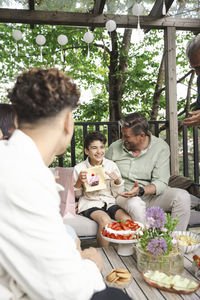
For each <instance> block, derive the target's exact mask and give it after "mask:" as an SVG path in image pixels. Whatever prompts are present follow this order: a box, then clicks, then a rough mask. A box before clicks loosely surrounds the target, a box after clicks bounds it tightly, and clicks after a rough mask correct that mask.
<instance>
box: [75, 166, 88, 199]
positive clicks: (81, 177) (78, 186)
mask: <svg viewBox="0 0 200 300" xmlns="http://www.w3.org/2000/svg"><path fill="white" fill-rule="evenodd" d="M86 173H87V172H85V171H80V170H79V165H77V166H75V167H74V182H75V184H74V192H75V197H76V198H80V197H81V196H82V195H83V183H84V182H85V181H86Z"/></svg>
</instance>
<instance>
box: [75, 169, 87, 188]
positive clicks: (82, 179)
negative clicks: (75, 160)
mask: <svg viewBox="0 0 200 300" xmlns="http://www.w3.org/2000/svg"><path fill="white" fill-rule="evenodd" d="M86 181H87V172H86V171H81V172H80V173H79V175H78V179H77V182H76V184H75V185H74V187H75V188H80V187H81V185H82V184H83V183H84V182H86Z"/></svg>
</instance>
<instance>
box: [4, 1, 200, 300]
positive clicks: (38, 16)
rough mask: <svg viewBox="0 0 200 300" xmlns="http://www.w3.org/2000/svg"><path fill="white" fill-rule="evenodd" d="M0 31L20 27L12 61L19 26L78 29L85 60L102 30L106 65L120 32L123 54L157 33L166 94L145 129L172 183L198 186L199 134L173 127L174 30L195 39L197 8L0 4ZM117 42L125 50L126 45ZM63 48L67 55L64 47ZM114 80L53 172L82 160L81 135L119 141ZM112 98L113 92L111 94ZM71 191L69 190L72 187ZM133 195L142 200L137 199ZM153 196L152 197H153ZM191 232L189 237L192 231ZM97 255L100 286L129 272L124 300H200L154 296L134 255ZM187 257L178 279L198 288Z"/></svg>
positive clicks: (199, 22)
mask: <svg viewBox="0 0 200 300" xmlns="http://www.w3.org/2000/svg"><path fill="white" fill-rule="evenodd" d="M142 7H143V8H142ZM110 21H111V22H110ZM0 23H5V24H7V23H8V24H15V25H16V24H18V25H19V27H18V29H16V28H17V27H15V30H14V31H13V36H12V38H13V39H14V42H15V46H16V50H15V51H16V57H17V56H18V54H19V52H20V49H19V47H18V41H19V40H21V39H22V32H21V31H20V25H22V24H29V25H30V29H32V30H33V32H34V28H35V26H36V25H38V24H39V25H41V26H43V25H52V36H53V34H54V35H55V29H56V26H57V25H59V26H63V27H64V26H65V27H66V28H68V27H72V28H76V30H79V28H87V29H88V31H87V32H86V33H85V34H86V35H84V37H83V38H82V39H83V41H84V42H85V45H84V46H83V47H84V48H85V51H86V52H88V54H87V55H88V57H89V55H90V54H91V52H90V51H91V50H90V45H89V44H90V43H92V42H93V40H94V35H93V32H94V30H95V28H105V30H107V31H108V34H109V36H110V41H111V49H107V50H109V51H108V53H109V57H110V61H111V62H113V61H114V60H117V59H118V57H117V58H116V56H115V54H116V51H115V50H116V48H117V46H116V44H115V38H116V30H117V29H118V28H120V29H125V34H124V39H125V38H127V39H128V38H129V46H130V40H131V30H132V29H137V34H138V36H139V35H140V34H141V29H142V30H143V31H142V32H143V34H146V33H148V32H149V31H150V30H151V29H159V30H163V33H164V34H163V39H164V56H163V59H164V60H163V62H164V67H165V70H164V77H165V87H164V88H163V87H162V88H161V89H160V90H158V91H159V93H160V94H161V93H162V92H163V91H164V92H165V101H166V105H165V112H166V119H165V120H163V119H159V117H158V118H155V119H152V120H150V121H149V124H150V127H151V130H152V132H153V134H154V135H155V136H157V137H161V138H163V139H165V140H166V141H167V143H168V144H169V146H170V150H171V158H170V167H171V175H182V176H185V177H190V178H191V179H192V180H193V181H194V183H195V185H196V186H198V187H199V186H200V182H199V176H200V174H199V128H198V127H194V128H193V129H188V128H187V127H186V126H181V122H179V121H178V119H179V116H178V107H177V106H178V105H177V82H178V79H177V70H176V59H177V57H176V32H177V31H179V30H180V31H191V32H193V33H195V34H198V33H199V32H200V0H199V1H195V0H191V1H185V0H177V1H176V0H144V1H139V2H138V1H136V0H123V1H117V0H93V1H90V0H66V1H64V0H57V1H51V0H20V1H18V0H12V1H9V0H3V1H0ZM34 34H35V33H34ZM55 40H56V42H58V44H59V47H60V48H59V51H61V55H60V56H61V61H62V63H65V57H64V56H65V49H64V47H65V45H66V43H67V41H68V38H67V36H65V35H64V34H61V35H59V36H58V38H57V36H56V38H55V36H54V41H55ZM123 42H124V44H125V41H124V40H123ZM36 43H37V46H38V47H39V48H38V49H39V51H38V53H39V55H38V65H39V66H40V67H43V56H44V51H43V46H44V44H45V43H46V44H47V47H48V43H52V44H53V42H52V40H51V39H50V38H49V36H48V37H45V36H44V35H43V34H38V35H37V36H36ZM94 44H95V41H94ZM122 45H123V43H122ZM2 47H3V46H2ZM81 47H82V46H81ZM69 48H72V47H71V46H70V47H69ZM77 48H78V46H77ZM101 48H103V49H104V50H105V48H106V45H105V44H103V46H102V45H101ZM107 48H108V47H107ZM127 48H128V47H127ZM63 49H64V50H63ZM54 50H55V49H54ZM122 50H123V51H127V53H128V49H124V48H123V49H122ZM123 51H122V52H123ZM27 53H28V51H27ZM28 55H29V54H27V57H28ZM30 56H31V55H30ZM52 56H53V55H52ZM122 56H123V55H122ZM27 57H26V56H25V57H24V59H27V60H28V59H30V61H31V58H27ZM74 59H76V52H74ZM120 59H121V58H119V60H120ZM120 62H121V65H120V68H121V69H120V71H121V72H122V73H120V75H121V74H122V75H124V74H126V62H125V63H124V64H123V58H122V60H121V61H120ZM51 63H52V61H51ZM55 65H56V64H55ZM77 73H78V71H77ZM191 73H192V71H189V74H191ZM116 74H117V71H116V69H115V68H112V67H111V68H110V69H109V74H108V76H107V77H108V88H107V90H108V107H109V117H108V120H106V121H105V120H104V121H93V120H94V118H95V117H97V116H95V115H94V116H93V119H92V120H91V121H88V120H87V121H85V122H83V121H78V120H76V121H75V130H74V135H73V137H72V140H71V146H70V147H69V148H68V149H67V151H66V153H65V154H64V155H63V156H60V157H57V160H56V162H54V165H52V166H53V167H56V166H59V167H74V166H75V165H76V164H77V163H78V162H80V161H81V160H83V159H84V158H85V157H86V156H85V154H84V149H83V140H84V138H85V136H86V135H87V133H88V132H90V131H94V130H97V131H101V132H102V133H104V134H105V135H106V137H107V139H108V142H107V146H109V145H110V144H111V143H112V142H113V141H115V140H116V139H119V138H120V137H121V130H120V126H119V124H118V121H119V119H120V118H121V116H122V114H123V112H122V108H121V102H122V101H123V97H122V94H123V84H124V82H123V84H121V89H120V90H117V89H116V88H115V87H116V86H115V83H116V82H114V84H113V86H112V87H114V88H113V89H111V85H112V84H111V83H113V82H112V81H115V79H116V77H117V76H116ZM122 77H123V76H122ZM120 80H121V77H120V76H119V78H118V83H119V81H120ZM122 81H123V80H122ZM115 90H117V92H116V91H115ZM117 94H120V96H121V98H120V97H119V98H117V97H118V95H117ZM190 108H191V107H190V105H188V107H187V108H185V110H186V109H187V110H190ZM187 112H188V111H187ZM77 145H78V146H77ZM191 149H192V150H191ZM57 153H58V152H57ZM60 153H61V152H60ZM80 153H81V154H80ZM101 163H102V161H101ZM60 169H61V168H60ZM191 170H192V171H191ZM71 178H72V177H71ZM57 182H58V181H57ZM77 182H78V181H77ZM70 184H71V182H70ZM72 186H73V188H74V185H72ZM68 190H69V187H68ZM143 190H144V189H143ZM143 194H144V192H143ZM143 194H142V195H143ZM154 194H155V192H154ZM135 195H136V194H135ZM137 195H139V196H140V194H137ZM151 195H153V193H152V194H151ZM72 200H73V201H75V198H73V199H72ZM187 203H189V202H187ZM188 207H189V205H188ZM163 214H164V212H163ZM74 216H75V213H74ZM59 217H60V216H59ZM87 219H88V218H87ZM66 220H67V218H66ZM88 220H89V219H88ZM89 221H91V220H89ZM92 222H93V221H92ZM61 223H62V220H61ZM64 223H65V224H68V223H67V221H66V222H65V220H64ZM94 223H95V222H94ZM95 225H96V224H95ZM160 228H161V227H160ZM174 228H175V226H174ZM103 230H104V228H103ZM103 230H102V232H103ZM190 230H191V231H192V229H190ZM160 231H161V230H160ZM194 231H195V232H196V233H197V234H199V233H200V227H198V228H196V230H194ZM140 238H141V236H140ZM132 239H135V240H136V237H133V236H132ZM129 242H130V241H129ZM81 246H82V248H83V249H85V248H88V247H95V248H98V244H97V241H96V239H95V238H94V235H93V238H91V239H88V238H87V236H86V238H83V239H82V240H81ZM133 248H134V247H133ZM134 249H135V248H134ZM199 249H200V248H198V250H197V251H196V253H197V254H198V255H200V252H199V251H200V250H199ZM98 252H99V253H101V255H102V257H103V271H102V276H103V277H104V279H105V278H106V275H107V274H108V273H109V272H110V271H111V270H112V269H113V268H116V269H121V268H123V269H125V270H127V271H128V272H130V274H131V283H130V285H129V286H127V287H126V288H125V289H124V292H125V293H126V294H128V295H129V296H130V297H131V298H132V299H151V298H153V297H154V298H155V299H163V300H164V299H169V300H179V299H185V300H187V299H192V300H193V299H194V300H196V299H200V292H199V290H196V291H195V292H194V293H193V294H192V295H191V296H188V295H184V293H183V295H180V293H178V292H177V293H175V294H171V293H168V292H166V291H161V290H160V289H155V288H153V287H152V286H149V285H148V284H147V283H146V282H145V281H144V280H143V278H142V276H141V272H139V271H138V269H137V259H136V252H135V250H134V251H133V254H131V255H127V256H123V255H120V253H119V252H118V244H117V242H114V243H110V247H108V248H103V247H102V248H98ZM196 253H195V254H196ZM193 254H194V253H192V252H191V253H184V257H183V260H184V266H183V274H184V276H186V277H188V278H190V279H191V280H196V279H195V274H194V269H193V267H192V262H193ZM70 270H71V269H70ZM105 281H106V279H105Z"/></svg>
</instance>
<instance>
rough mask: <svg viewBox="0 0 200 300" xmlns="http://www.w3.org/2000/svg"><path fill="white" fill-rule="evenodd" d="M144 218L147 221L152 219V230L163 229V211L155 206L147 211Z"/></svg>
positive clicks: (164, 219)
mask: <svg viewBox="0 0 200 300" xmlns="http://www.w3.org/2000/svg"><path fill="white" fill-rule="evenodd" d="M146 218H147V220H148V219H151V218H153V219H154V222H152V227H153V228H161V227H164V224H165V222H166V217H165V213H164V210H163V209H162V208H160V207H156V206H153V207H151V208H148V209H147V213H146Z"/></svg>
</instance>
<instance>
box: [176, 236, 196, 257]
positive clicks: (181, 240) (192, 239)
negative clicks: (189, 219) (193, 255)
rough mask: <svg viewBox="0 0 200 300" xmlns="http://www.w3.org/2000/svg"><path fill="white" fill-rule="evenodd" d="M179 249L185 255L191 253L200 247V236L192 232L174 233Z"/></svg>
mask: <svg viewBox="0 0 200 300" xmlns="http://www.w3.org/2000/svg"><path fill="white" fill-rule="evenodd" d="M174 235H175V236H176V237H177V239H178V244H179V247H180V248H181V249H182V251H183V252H184V253H189V252H192V251H194V250H196V249H197V248H198V247H200V236H199V235H198V234H195V233H194V232H192V231H174Z"/></svg>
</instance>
